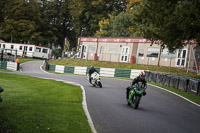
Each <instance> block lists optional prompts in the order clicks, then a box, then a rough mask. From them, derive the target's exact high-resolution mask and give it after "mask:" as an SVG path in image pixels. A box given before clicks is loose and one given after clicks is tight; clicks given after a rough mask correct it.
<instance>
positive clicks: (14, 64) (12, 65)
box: [7, 61, 17, 71]
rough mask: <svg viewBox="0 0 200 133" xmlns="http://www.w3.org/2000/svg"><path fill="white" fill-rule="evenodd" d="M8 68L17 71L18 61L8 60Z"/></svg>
mask: <svg viewBox="0 0 200 133" xmlns="http://www.w3.org/2000/svg"><path fill="white" fill-rule="evenodd" d="M7 69H8V70H12V71H17V63H15V62H9V61H8V62H7Z"/></svg>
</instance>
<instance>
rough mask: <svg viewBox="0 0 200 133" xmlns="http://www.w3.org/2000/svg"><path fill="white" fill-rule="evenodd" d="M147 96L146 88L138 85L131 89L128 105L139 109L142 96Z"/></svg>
mask: <svg viewBox="0 0 200 133" xmlns="http://www.w3.org/2000/svg"><path fill="white" fill-rule="evenodd" d="M144 94H145V88H144V87H143V86H142V85H141V84H139V83H138V84H136V85H133V86H131V87H130V91H129V96H128V99H127V102H128V105H129V106H131V107H133V108H134V109H137V108H138V106H139V104H140V100H141V98H142V96H143V95H144Z"/></svg>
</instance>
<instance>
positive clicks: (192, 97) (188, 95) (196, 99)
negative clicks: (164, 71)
mask: <svg viewBox="0 0 200 133" xmlns="http://www.w3.org/2000/svg"><path fill="white" fill-rule="evenodd" d="M148 84H151V85H155V86H158V87H161V88H164V89H166V90H169V91H171V92H174V93H176V94H179V95H180V96H183V97H185V98H187V99H189V100H191V101H193V102H195V103H197V104H199V105H200V96H198V95H195V94H192V93H188V92H184V91H181V90H177V89H174V88H171V87H168V86H164V85H160V84H157V83H152V82H148Z"/></svg>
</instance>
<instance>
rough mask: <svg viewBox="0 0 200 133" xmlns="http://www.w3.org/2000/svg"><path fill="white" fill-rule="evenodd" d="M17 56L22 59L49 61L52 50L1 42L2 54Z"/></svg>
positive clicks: (43, 47)
mask: <svg viewBox="0 0 200 133" xmlns="http://www.w3.org/2000/svg"><path fill="white" fill-rule="evenodd" d="M1 52H4V53H9V54H12V55H14V54H16V52H17V55H18V56H22V57H29V58H41V59H49V58H50V57H51V49H50V48H49V47H45V46H42V45H34V44H21V43H8V42H0V53H1Z"/></svg>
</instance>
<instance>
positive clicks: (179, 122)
mask: <svg viewBox="0 0 200 133" xmlns="http://www.w3.org/2000/svg"><path fill="white" fill-rule="evenodd" d="M41 65H42V61H32V62H28V63H24V64H22V69H21V71H20V72H16V73H17V74H23V75H28V76H34V77H43V78H54V79H58V80H67V81H71V82H76V83H79V84H81V85H82V86H84V89H85V93H86V101H87V107H88V110H89V113H90V116H91V118H92V121H93V123H94V126H95V129H96V131H97V132H98V133H161V132H162V133H199V132H200V126H199V123H200V107H198V106H196V105H194V104H192V103H190V102H188V101H186V100H184V99H182V98H180V97H178V96H176V95H174V94H171V93H169V92H167V91H164V90H162V89H159V88H157V87H154V86H151V85H148V87H147V90H146V92H147V95H146V96H144V97H142V100H141V103H140V105H139V107H138V109H133V108H131V107H129V106H128V105H127V102H126V98H125V88H126V87H127V86H128V85H129V83H130V82H131V81H128V80H121V79H114V78H106V77H102V78H101V80H102V84H103V87H102V88H98V87H93V86H92V85H91V84H89V82H88V81H87V80H86V76H81V75H67V74H52V73H51V74H50V73H46V72H43V71H41V69H40V66H41Z"/></svg>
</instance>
